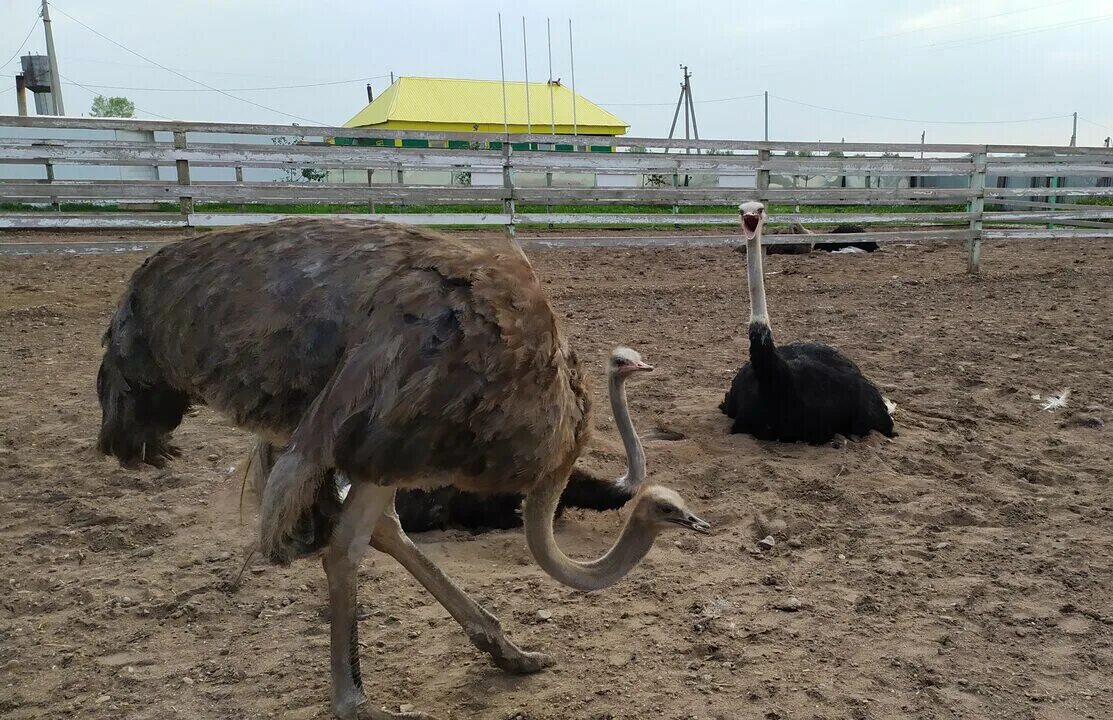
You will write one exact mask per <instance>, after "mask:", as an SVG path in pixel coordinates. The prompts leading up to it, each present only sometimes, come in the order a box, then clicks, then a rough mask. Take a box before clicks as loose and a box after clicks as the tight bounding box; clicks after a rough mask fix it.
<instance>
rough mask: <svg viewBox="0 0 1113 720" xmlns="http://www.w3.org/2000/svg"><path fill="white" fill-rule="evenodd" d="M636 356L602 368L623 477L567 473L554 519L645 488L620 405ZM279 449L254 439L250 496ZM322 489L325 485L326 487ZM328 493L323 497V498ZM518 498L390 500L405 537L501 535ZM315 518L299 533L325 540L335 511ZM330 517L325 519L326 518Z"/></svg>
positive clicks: (422, 492) (516, 517) (324, 510)
mask: <svg viewBox="0 0 1113 720" xmlns="http://www.w3.org/2000/svg"><path fill="white" fill-rule="evenodd" d="M652 370H653V366H652V365H650V364H648V363H646V362H645V361H644V360H643V359H642V356H641V354H640V353H638V352H637V351H635V350H631V349H630V348H627V347H617V348H615V349H614V351H613V352H612V353H611V357H610V361H609V362H608V364H607V397H608V398H609V399H610V403H611V412H612V413H613V414H614V420H615V424H616V425H617V428H618V433H619V435H620V436H621V438H622V445H623V448H624V449H625V451H626V472H624V473H623V474H622V475H620V476H619V477H618V478H615V479H613V480H604V479H602V478H599V477H596V476H594V475H592V474H591V473H589V472H587V471H586V470H584V469H583V468H580V467H578V466H577V467H573V468H572V474H571V476H570V477H569V478H568V485H567V486H566V487H565V488H564V492H563V493H561V496H560V504H559V505H558V506H557V515H560V514H561V513H562V512H563V510H564V508H566V507H572V508H579V509H582V510H596V511H600V512H602V511H606V510H618V509H619V508H621V507H623V506H624V505H625V504H626V503H627V501H629V500H630V499H631V498H632V497H634V494H635V493H636V492H637V489H638V488H639V487H641V486H642V485H643V484H644V483H645V478H646V465H645V449H644V448H643V446H642V441H641V438H640V437H638V433H637V431H636V430H635V429H634V423H633V421H632V420H631V418H630V407H629V405H628V404H627V401H626V381H627V380H628V379H630V378H631V377H634V376H635V375H638V374H641V373H645V372H650V371H652ZM282 451H283V449H282V448H279V447H276V446H274V445H272V444H271V443H270V442H268V441H267V440H263V439H260V440H259V441H258V443H256V446H255V451H254V454H253V455H252V457H251V461H250V463H249V466H248V468H249V472H250V473H251V475H250V477H251V483H252V486H253V487H254V488H255V490H256V492H258V491H260V490H261V488H262V487H263V485H265V483H266V479H267V476H268V475H269V474H270V472H271V470H272V469H273V467H274V463H275V460H276V459H277V457H278V456H279V455H280V454H281V453H282ZM329 483H331V485H334V486H335V487H336V488H337V491H338V494H339V498H340V499H341V500H343V498H344V497H346V495H347V492H348V488H349V486H350V483H349V481H348V479H347V478H345V477H344V476H343V475H337V474H336V473H331V474H330V477H329ZM326 485H328V483H326ZM329 494H330V493H326V495H329ZM522 500H523V496H522V495H521V494H520V493H484V494H479V493H473V492H468V491H466V490H461V489H459V488H456V487H453V486H451V485H449V486H448V487H440V488H427V489H422V488H404V489H401V490H399V491H398V493H397V495H395V498H394V507H395V511H396V512H397V513H398V520H399V522H400V523H401V524H402V529H403V530H405V531H406V532H408V533H415V532H427V531H430V530H446V529H458V530H468V531H470V532H472V533H475V534H479V533H482V532H484V531H487V530H507V529H510V528H517V527H521V526H522V515H521V512H520V508H521V504H522ZM318 506H319V507H318V510H319V512H318V513H316V514H314V515H313V516H311V518H308V519H307V521H308V523H309V525H307V526H306V527H305V528H303V529H302V531H303V532H304V533H306V534H308V535H319V536H322V537H324V536H327V534H328V530H327V528H329V526H330V525H331V523H332V522H333V520H334V518H333V517H332V516H331V515H335V514H336V512H338V511H339V505H338V504H337V503H335V502H332V503H330V502H329V498H328V497H325V498H323V499H322V500H321V502H319V503H318ZM330 513H331V514H330Z"/></svg>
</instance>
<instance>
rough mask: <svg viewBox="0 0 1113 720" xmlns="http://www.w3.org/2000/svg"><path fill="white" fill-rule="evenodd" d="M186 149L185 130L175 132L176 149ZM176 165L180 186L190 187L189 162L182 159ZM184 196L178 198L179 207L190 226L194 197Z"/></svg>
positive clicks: (176, 161)
mask: <svg viewBox="0 0 1113 720" xmlns="http://www.w3.org/2000/svg"><path fill="white" fill-rule="evenodd" d="M185 148H186V134H185V131H184V130H175V131H174V149H175V150H185ZM174 165H175V166H176V167H177V170H178V185H181V186H183V187H186V186H188V185H189V184H190V183H189V160H185V159H181V160H175V161H174ZM181 192H182V193H183V194H181V195H179V196H178V206H179V207H180V208H181V212H182V215H185V216H186V224H187V225H188V224H189V216H190V215H191V214H192V213H193V196H192V195H188V194H184V193H185V192H186V191H181Z"/></svg>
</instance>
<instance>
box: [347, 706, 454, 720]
mask: <svg viewBox="0 0 1113 720" xmlns="http://www.w3.org/2000/svg"><path fill="white" fill-rule="evenodd" d="M353 712H354V713H355V714H352V715H348V716H342V715H340V714H339V713H337V717H339V718H341V720H349V719H350V720H437V718H436V717H434V716H432V715H429V714H427V713H423V712H418V711H416V710H408V711H406V712H391V711H390V710H383V709H382V708H372V707H367V706H366V705H362V706H357V707H355V708H353Z"/></svg>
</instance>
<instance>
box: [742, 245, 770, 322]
mask: <svg viewBox="0 0 1113 720" xmlns="http://www.w3.org/2000/svg"><path fill="white" fill-rule="evenodd" d="M763 225H764V223H758V226H757V232H756V233H755V234H754V236H753V237H752V238H750V239H749V240H747V241H746V280H747V282H748V284H749V286H750V323H764V324H765V325H766V326H768V325H769V311H768V310H767V309H766V307H765V277H764V274H763V272H762V267H761V232H762V230H764V228H763V227H762V226H763Z"/></svg>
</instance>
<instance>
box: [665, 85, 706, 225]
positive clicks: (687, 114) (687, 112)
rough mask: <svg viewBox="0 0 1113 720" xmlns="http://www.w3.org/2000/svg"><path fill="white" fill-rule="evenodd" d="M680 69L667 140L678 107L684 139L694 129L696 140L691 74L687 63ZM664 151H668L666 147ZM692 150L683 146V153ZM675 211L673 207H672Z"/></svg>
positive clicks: (676, 117)
mask: <svg viewBox="0 0 1113 720" xmlns="http://www.w3.org/2000/svg"><path fill="white" fill-rule="evenodd" d="M680 70H681V71H682V72H683V74H684V81H683V82H681V83H680V97H679V98H677V100H676V112H674V113H673V115H672V126H671V127H670V128H669V140H672V136H673V133H675V132H676V121H677V120H678V119H679V118H680V108H681V107H683V108H684V139H685V140H691V139H692V131H693V130H694V131H695V134H696V140H699V126H698V125H696V105H695V101H693V100H692V82H691V78H692V74H691V73H690V72H688V66H687V65H681V66H680ZM665 152H668V149H667V148H666V150H665ZM691 152H692V148H690V147H685V148H684V154H685V155H688V154H690V153H691ZM696 154H697V155H698V154H699V149H698V148H697V149H696ZM673 180H674V183H675V182H677V176H676V175H673ZM688 181H689V177H688V176H687V175H685V176H684V186H685V187H687V185H688ZM674 212H675V209H674Z"/></svg>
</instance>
